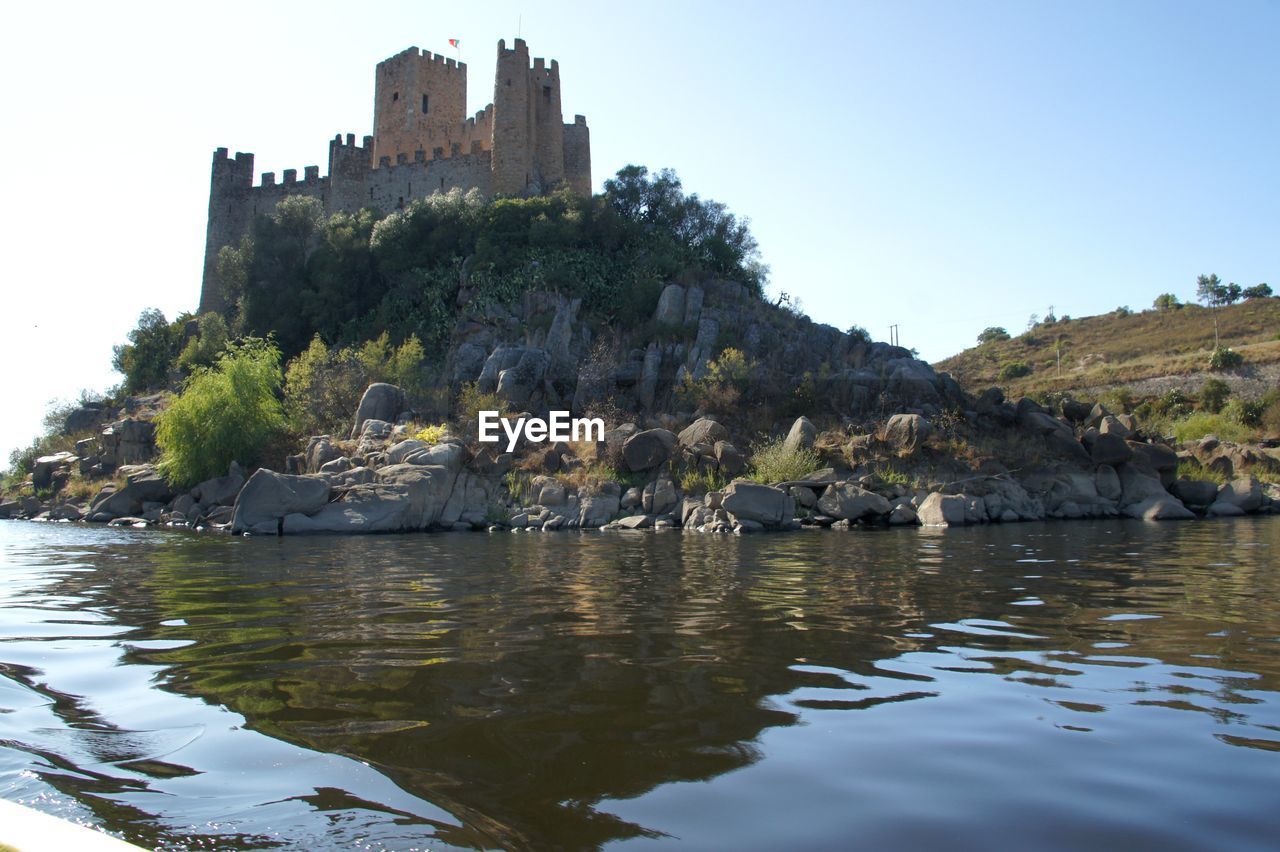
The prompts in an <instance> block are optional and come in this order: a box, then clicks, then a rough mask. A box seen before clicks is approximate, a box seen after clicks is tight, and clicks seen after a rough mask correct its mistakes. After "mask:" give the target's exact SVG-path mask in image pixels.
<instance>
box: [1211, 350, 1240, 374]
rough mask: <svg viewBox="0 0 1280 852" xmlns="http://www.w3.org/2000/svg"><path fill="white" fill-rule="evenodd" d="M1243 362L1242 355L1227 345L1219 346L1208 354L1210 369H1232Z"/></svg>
mask: <svg viewBox="0 0 1280 852" xmlns="http://www.w3.org/2000/svg"><path fill="white" fill-rule="evenodd" d="M1243 363H1244V356H1243V355H1241V354H1240V353H1239V352H1236V351H1235V350H1233V349H1231V348H1230V347H1227V346H1219V347H1218V348H1217V349H1215V350H1213V354H1212V355H1210V356H1209V369H1210V370H1234V369H1235V368H1236V367H1239V366H1240V365H1241V364H1243Z"/></svg>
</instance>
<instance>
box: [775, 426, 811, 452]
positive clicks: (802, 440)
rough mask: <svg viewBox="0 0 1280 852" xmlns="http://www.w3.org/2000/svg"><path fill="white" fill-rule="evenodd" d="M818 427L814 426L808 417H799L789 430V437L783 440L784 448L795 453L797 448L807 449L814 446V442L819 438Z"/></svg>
mask: <svg viewBox="0 0 1280 852" xmlns="http://www.w3.org/2000/svg"><path fill="white" fill-rule="evenodd" d="M817 437H818V427H817V426H814V425H813V423H812V422H811V421H810V420H809V418H808V417H797V418H796V421H795V422H794V423H792V424H791V430H790V431H789V432H787V437H786V438H784V439H783V441H782V448H783V449H784V450H786V451H787V452H790V453H794V452H796V451H797V450H807V449H809V448H810V447H812V446H813V442H814V441H815V440H817Z"/></svg>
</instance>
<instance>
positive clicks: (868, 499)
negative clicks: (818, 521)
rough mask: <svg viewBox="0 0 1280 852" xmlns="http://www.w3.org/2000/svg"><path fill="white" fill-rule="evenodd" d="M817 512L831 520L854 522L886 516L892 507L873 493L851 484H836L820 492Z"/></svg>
mask: <svg viewBox="0 0 1280 852" xmlns="http://www.w3.org/2000/svg"><path fill="white" fill-rule="evenodd" d="M818 510H819V511H821V512H822V514H824V515H827V516H829V517H832V518H839V519H841V520H850V521H856V520H858V519H860V518H866V517H880V516H882V515H887V514H888V513H889V512H891V511H893V506H892V505H891V504H890V503H889V501H888V500H886V499H885V498H884V497H881V496H880V495H879V494H877V493H875V492H874V491H867V490H866V489H863V488H860V487H858V486H857V485H855V484H854V483H852V482H837V483H836V484H834V485H828V486H827V488H826V490H825V491H823V492H822V496H821V497H819V498H818Z"/></svg>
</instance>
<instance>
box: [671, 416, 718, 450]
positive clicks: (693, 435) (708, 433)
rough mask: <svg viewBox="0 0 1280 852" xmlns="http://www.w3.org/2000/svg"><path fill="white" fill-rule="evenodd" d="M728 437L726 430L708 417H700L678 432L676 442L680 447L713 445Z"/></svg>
mask: <svg viewBox="0 0 1280 852" xmlns="http://www.w3.org/2000/svg"><path fill="white" fill-rule="evenodd" d="M728 437H729V430H728V429H726V428H724V427H723V426H721V425H720V424H719V423H717V422H716V421H714V420H712V419H711V418H709V417H700V418H698V419H697V420H695V421H693V422H692V423H690V424H689V425H688V426H686V427H684V429H682V430H680V434H679V436H677V440H678V441H679V443H680V446H682V447H692V446H694V445H695V444H711V445H714V444H715V443H716V442H717V441H724V440H727V439H728Z"/></svg>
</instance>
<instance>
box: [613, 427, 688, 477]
mask: <svg viewBox="0 0 1280 852" xmlns="http://www.w3.org/2000/svg"><path fill="white" fill-rule="evenodd" d="M677 441H678V439H677V438H676V436H675V434H674V433H673V432H670V431H668V430H666V429H646V430H644V431H643V432H637V433H635V434H634V435H632V436H631V437H630V438H627V440H626V442H625V443H623V445H622V459H623V461H624V462H625V463H626V465H627V469H628V470H631V471H635V472H637V473H638V472H642V471H646V470H653V469H654V468H657V467H661V466H662V465H664V464H666V462H667V460H668V459H670V458H671V453H672V451H673V450H675V447H676V443H677Z"/></svg>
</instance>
